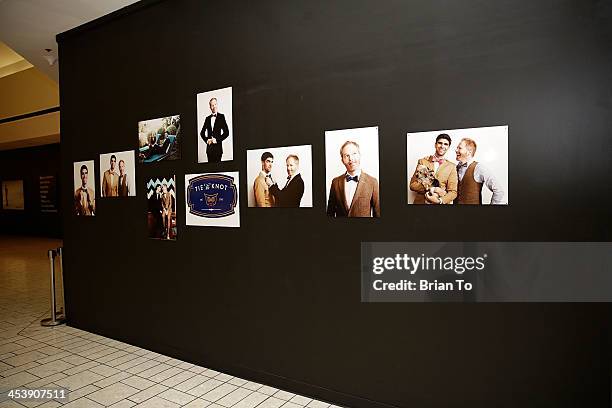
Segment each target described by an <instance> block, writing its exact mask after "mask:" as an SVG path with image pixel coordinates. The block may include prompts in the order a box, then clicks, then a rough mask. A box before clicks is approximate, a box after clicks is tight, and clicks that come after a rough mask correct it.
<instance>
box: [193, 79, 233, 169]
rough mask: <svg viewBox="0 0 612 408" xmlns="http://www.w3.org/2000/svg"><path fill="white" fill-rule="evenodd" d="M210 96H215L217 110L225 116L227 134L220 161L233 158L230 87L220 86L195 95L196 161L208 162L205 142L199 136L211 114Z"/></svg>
mask: <svg viewBox="0 0 612 408" xmlns="http://www.w3.org/2000/svg"><path fill="white" fill-rule="evenodd" d="M211 98H217V112H219V113H222V114H223V115H224V116H225V121H226V122H227V127H228V129H229V136H228V137H227V138H226V139H225V140H224V141H223V145H222V146H223V156H221V161H229V160H234V127H233V123H234V121H233V111H232V87H231V86H230V87H228V88H221V89H217V90H214V91H208V92H202V93H199V94H198V95H197V96H196V99H197V107H198V116H197V118H198V128H197V134H196V136H197V138H198V163H208V157H207V156H206V143H204V140H202V138H201V137H200V131H201V130H202V126H204V121H205V120H206V117H207V116H209V115H210V114H211V111H210V106H209V104H208V103H209V102H210V100H211Z"/></svg>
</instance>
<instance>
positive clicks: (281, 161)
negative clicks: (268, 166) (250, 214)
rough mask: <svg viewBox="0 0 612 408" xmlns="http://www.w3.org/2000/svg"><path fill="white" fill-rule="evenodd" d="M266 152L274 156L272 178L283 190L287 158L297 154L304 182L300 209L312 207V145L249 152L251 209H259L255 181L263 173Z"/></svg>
mask: <svg viewBox="0 0 612 408" xmlns="http://www.w3.org/2000/svg"><path fill="white" fill-rule="evenodd" d="M264 152H270V153H272V155H273V156H274V164H273V165H272V172H271V173H272V178H273V179H274V181H276V183H277V184H278V187H279V188H281V189H282V188H283V186H284V185H285V182H286V181H287V164H286V161H287V156H289V155H290V154H295V155H296V156H297V157H299V159H300V174H301V175H302V180H304V195H303V196H302V201H301V202H300V207H312V147H311V145H303V146H285V147H272V148H268V149H256V150H247V180H246V184H247V193H248V197H249V204H248V205H249V207H257V205H256V204H255V194H254V193H253V184H254V182H255V179H256V178H257V176H258V175H259V173H260V172H261V155H262V154H263V153H264Z"/></svg>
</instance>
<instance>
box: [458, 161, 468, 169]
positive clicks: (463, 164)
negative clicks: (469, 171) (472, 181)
mask: <svg viewBox="0 0 612 408" xmlns="http://www.w3.org/2000/svg"><path fill="white" fill-rule="evenodd" d="M462 167H467V163H461V162H459V164H458V165H457V169H460V168H462Z"/></svg>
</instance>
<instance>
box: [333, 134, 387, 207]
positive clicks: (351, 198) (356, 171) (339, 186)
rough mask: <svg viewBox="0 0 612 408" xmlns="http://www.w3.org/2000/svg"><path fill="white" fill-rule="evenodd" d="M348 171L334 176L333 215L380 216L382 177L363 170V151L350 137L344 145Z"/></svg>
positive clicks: (343, 151)
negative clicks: (380, 179)
mask: <svg viewBox="0 0 612 408" xmlns="http://www.w3.org/2000/svg"><path fill="white" fill-rule="evenodd" d="M340 158H341V160H342V164H344V167H345V168H346V173H344V174H341V175H340V176H338V177H336V178H334V179H333V180H332V183H331V188H330V190H329V200H328V202H327V215H329V216H330V217H380V201H379V194H378V180H376V178H374V177H372V176H370V175H369V174H366V172H364V171H362V170H361V152H360V151H359V145H358V144H357V143H356V142H353V141H351V140H347V141H346V142H344V144H343V145H342V147H341V148H340Z"/></svg>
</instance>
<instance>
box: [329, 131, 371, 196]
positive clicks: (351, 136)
mask: <svg viewBox="0 0 612 408" xmlns="http://www.w3.org/2000/svg"><path fill="white" fill-rule="evenodd" d="M347 140H350V141H353V142H356V143H357V144H358V145H359V152H360V153H361V171H364V172H366V173H367V174H369V175H370V176H372V177H374V178H376V180H378V185H379V188H381V187H380V178H379V177H378V174H379V170H378V126H373V127H365V128H357V129H342V130H329V131H326V132H325V186H326V188H325V208H327V203H328V202H329V189H330V188H331V183H332V180H333V179H334V178H335V177H338V176H340V175H342V174H345V173H346V167H344V164H342V158H341V157H340V147H342V145H343V144H344V142H346V141H347Z"/></svg>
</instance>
